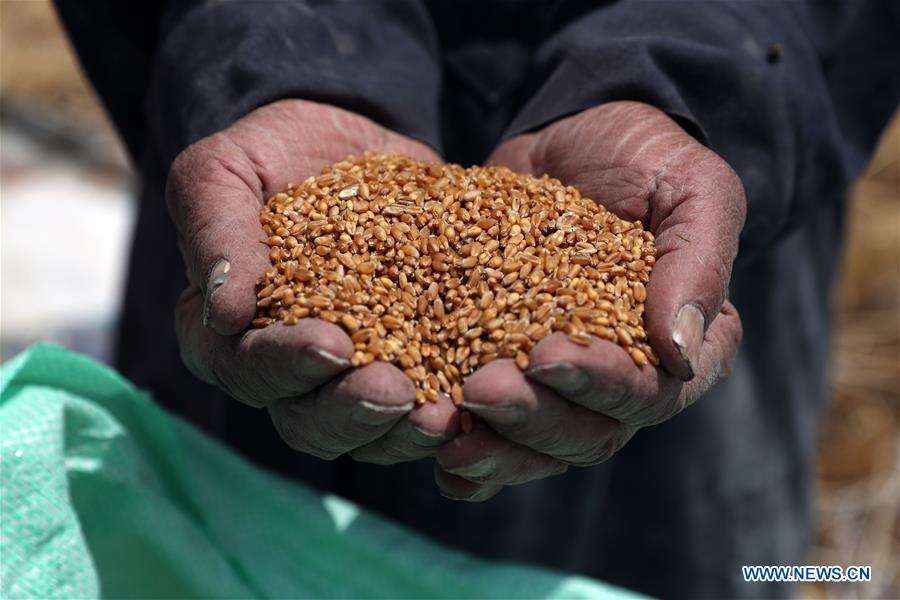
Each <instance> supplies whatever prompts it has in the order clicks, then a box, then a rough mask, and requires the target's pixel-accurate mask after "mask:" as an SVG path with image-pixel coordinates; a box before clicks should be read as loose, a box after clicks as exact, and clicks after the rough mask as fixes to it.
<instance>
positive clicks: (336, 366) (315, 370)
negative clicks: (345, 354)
mask: <svg viewBox="0 0 900 600" xmlns="http://www.w3.org/2000/svg"><path fill="white" fill-rule="evenodd" d="M349 368H350V361H349V360H347V359H346V358H341V357H340V356H335V355H334V354H332V353H331V352H328V351H326V350H321V349H319V348H307V349H306V350H305V351H304V352H302V353H301V354H300V355H299V361H298V364H297V369H298V370H300V371H302V372H303V374H304V375H305V376H306V377H308V378H310V379H318V378H325V377H331V376H333V375H336V374H337V373H340V372H341V371H344V370H346V369H349Z"/></svg>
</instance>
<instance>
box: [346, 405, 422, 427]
mask: <svg viewBox="0 0 900 600" xmlns="http://www.w3.org/2000/svg"><path fill="white" fill-rule="evenodd" d="M414 405H415V403H414V402H409V403H406V404H399V405H396V406H385V405H384V404H375V403H373V402H369V401H368V400H362V401H360V402H358V403H357V404H356V406H354V407H353V410H352V411H351V413H350V418H352V419H353V421H355V422H356V423H359V424H361V425H368V426H374V427H383V426H385V425H390V424H391V423H393V422H394V421H396V420H397V419H399V418H400V417H402V416H403V415H405V414H406V413H408V412H409V411H411V410H412V409H413V406H414Z"/></svg>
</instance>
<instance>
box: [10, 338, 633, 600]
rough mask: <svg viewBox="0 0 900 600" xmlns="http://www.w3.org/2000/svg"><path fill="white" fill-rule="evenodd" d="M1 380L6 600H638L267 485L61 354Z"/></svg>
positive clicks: (47, 350)
mask: <svg viewBox="0 0 900 600" xmlns="http://www.w3.org/2000/svg"><path fill="white" fill-rule="evenodd" d="M0 377H2V381H0V426H2V450H0V516H2V521H0V558H2V560H0V563H2V567H0V592H2V596H3V597H4V598H18V597H30V598H52V597H57V598H59V597H63V598H94V597H100V596H104V597H142V598H162V597H179V598H185V597H229V598H288V597H290V598H300V597H315V598H400V597H416V598H609V599H613V598H616V599H624V598H635V597H637V596H636V595H634V594H631V593H629V592H625V591H623V590H620V589H618V588H613V587H611V586H607V585H604V584H601V583H598V582H595V581H592V580H589V579H586V578H582V577H569V576H564V575H560V574H556V573H553V572H550V571H546V570H543V569H537V568H532V567H526V566H516V565H504V564H495V563H489V562H486V561H482V560H478V559H475V558H473V557H470V556H467V555H465V554H463V553H461V552H458V551H454V550H450V549H447V548H444V547H441V546H439V545H437V544H435V543H433V542H430V541H428V540H426V539H424V538H423V537H421V536H419V535H416V534H415V533H412V532H410V531H407V530H405V529H403V528H401V527H399V526H397V525H394V524H392V523H389V522H387V521H385V520H384V519H381V518H378V517H375V516H373V515H370V514H367V513H366V512H365V511H363V510H361V509H360V508H359V507H357V506H356V505H354V504H352V503H350V502H348V501H346V500H342V499H340V498H337V497H334V496H323V495H321V494H318V493H315V492H313V491H311V490H310V489H308V488H306V487H303V486H302V485H298V484H296V483H293V482H289V481H286V480H284V479H281V478H279V477H276V476H274V475H272V474H269V473H266V472H264V471H262V470H260V469H258V468H256V467H254V466H252V465H251V464H249V463H248V462H246V461H245V460H243V459H242V458H240V457H239V456H237V455H235V454H234V453H232V452H231V451H230V450H228V449H227V448H225V447H223V446H221V445H219V444H218V443H217V442H215V441H213V440H211V439H209V438H207V437H206V436H205V435H204V434H202V433H200V432H199V431H197V430H195V429H193V428H192V427H191V426H189V425H187V424H185V423H183V422H182V421H180V420H178V419H177V418H174V417H172V416H170V415H168V414H167V413H165V412H164V411H163V410H162V409H161V408H159V407H158V406H156V405H155V404H154V403H153V401H152V399H151V398H150V397H149V396H148V395H146V394H144V393H141V392H139V391H138V390H136V389H135V388H134V387H132V386H131V385H130V384H129V383H127V382H126V381H125V380H123V379H122V378H121V377H120V376H119V375H117V374H116V373H115V372H114V371H112V370H110V369H108V368H106V367H103V366H101V365H98V364H96V363H94V362H92V361H91V360H90V359H88V358H86V357H83V356H80V355H78V354H75V353H73V352H70V351H68V350H65V349H63V348H59V347H55V346H48V345H41V346H35V347H33V348H31V349H30V350H28V351H27V352H25V353H23V354H21V355H19V356H18V357H16V358H15V359H13V360H11V361H10V362H8V363H7V364H6V365H5V366H4V367H3V368H2V371H0Z"/></svg>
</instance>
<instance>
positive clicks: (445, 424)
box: [350, 394, 460, 465]
mask: <svg viewBox="0 0 900 600" xmlns="http://www.w3.org/2000/svg"><path fill="white" fill-rule="evenodd" d="M459 429H460V425H459V409H458V408H457V407H456V406H455V405H454V404H453V402H451V401H450V398H448V397H447V396H446V395H444V394H440V395H439V396H438V399H437V402H426V403H425V404H423V405H421V406H417V407H416V408H414V409H413V410H412V412H410V413H409V414H408V415H407V416H406V418H404V419H401V420H400V421H399V422H398V423H397V424H396V425H394V426H393V427H392V428H391V429H390V431H388V432H387V433H385V434H384V435H383V436H382V437H380V438H378V439H377V440H375V441H373V442H371V443H369V444H366V445H365V446H362V447H360V448H357V449H355V450H353V451H352V452H350V456H351V457H352V458H353V459H354V460H358V461H360V462H368V463H375V464H380V465H390V464H394V463H397V462H405V461H410V460H417V459H420V458H427V457H430V456H434V455H435V454H437V451H438V449H439V448H440V447H441V446H442V445H443V444H445V443H446V442H447V441H448V440H450V439H452V438H453V436H455V435H456V434H457V433H459Z"/></svg>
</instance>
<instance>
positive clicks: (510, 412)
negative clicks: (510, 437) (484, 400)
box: [463, 402, 525, 427]
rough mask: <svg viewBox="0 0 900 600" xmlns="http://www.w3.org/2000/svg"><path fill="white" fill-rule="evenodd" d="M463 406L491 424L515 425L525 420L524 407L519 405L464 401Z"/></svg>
mask: <svg viewBox="0 0 900 600" xmlns="http://www.w3.org/2000/svg"><path fill="white" fill-rule="evenodd" d="M463 408H466V409H468V410H471V411H472V412H473V413H475V414H476V415H478V416H479V417H481V418H483V419H484V420H485V421H487V422H488V423H489V424H491V425H496V426H498V427H515V426H517V425H520V424H521V423H522V422H523V421H524V420H525V409H524V408H523V407H521V406H502V407H498V406H487V405H484V404H475V403H472V402H464V403H463Z"/></svg>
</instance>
